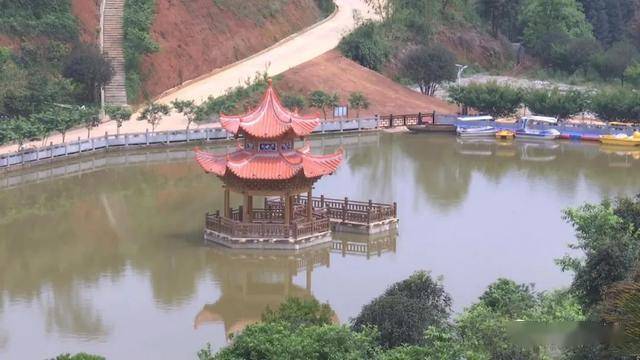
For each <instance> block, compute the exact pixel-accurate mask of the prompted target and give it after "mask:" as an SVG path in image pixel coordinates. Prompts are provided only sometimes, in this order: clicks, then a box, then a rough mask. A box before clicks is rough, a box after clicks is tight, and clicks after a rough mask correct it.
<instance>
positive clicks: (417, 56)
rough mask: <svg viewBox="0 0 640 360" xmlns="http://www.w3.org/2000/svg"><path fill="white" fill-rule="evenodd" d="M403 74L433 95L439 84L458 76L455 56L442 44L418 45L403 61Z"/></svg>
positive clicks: (425, 92)
mask: <svg viewBox="0 0 640 360" xmlns="http://www.w3.org/2000/svg"><path fill="white" fill-rule="evenodd" d="M401 74H402V76H403V77H405V78H406V79H408V80H410V81H412V82H414V83H416V84H418V87H419V88H420V92H421V93H422V94H424V95H428V96H433V95H434V94H435V92H436V90H437V89H438V86H439V85H440V84H442V83H443V82H445V81H452V80H455V78H456V59H455V56H454V55H453V54H452V53H451V52H450V51H449V50H447V49H446V48H445V47H443V46H441V45H434V46H431V47H424V46H421V47H418V48H415V49H413V50H411V51H410V52H409V53H408V54H407V55H406V57H405V58H404V59H403V61H402V69H401Z"/></svg>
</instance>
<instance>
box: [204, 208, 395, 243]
mask: <svg viewBox="0 0 640 360" xmlns="http://www.w3.org/2000/svg"><path fill="white" fill-rule="evenodd" d="M311 202H312V204H311V205H312V216H311V218H309V217H308V216H307V213H306V211H307V209H308V207H307V198H304V197H296V198H295V199H294V203H293V209H294V211H293V216H292V219H291V221H290V222H289V223H288V224H287V223H286V222H285V217H284V206H283V204H282V201H281V200H280V199H278V198H275V199H273V198H271V199H265V204H264V205H265V207H264V208H262V209H259V208H254V209H251V210H247V209H243V208H242V207H239V208H237V209H229V212H228V213H229V216H228V217H225V216H223V215H221V214H220V212H219V211H216V212H215V213H210V214H207V215H206V230H205V238H206V239H207V240H209V241H212V242H216V243H220V244H222V245H226V246H230V247H233V246H234V245H241V246H245V247H246V246H250V245H251V244H253V245H255V246H254V247H261V246H264V245H267V244H270V246H271V245H275V246H276V247H277V246H278V245H281V247H282V248H283V249H284V248H292V247H293V248H302V247H306V246H311V245H317V244H319V243H324V242H328V241H331V236H330V235H331V231H336V232H352V233H361V234H374V233H380V232H384V231H387V230H392V229H395V226H396V223H397V221H398V220H397V206H396V205H395V204H381V203H374V202H372V201H368V202H362V201H353V200H349V199H348V198H345V199H343V200H341V199H330V198H325V197H324V196H320V197H314V198H311Z"/></svg>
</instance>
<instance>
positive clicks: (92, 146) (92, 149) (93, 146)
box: [91, 138, 96, 151]
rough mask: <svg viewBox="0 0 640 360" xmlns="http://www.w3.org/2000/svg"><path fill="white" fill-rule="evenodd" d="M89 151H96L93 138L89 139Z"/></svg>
mask: <svg viewBox="0 0 640 360" xmlns="http://www.w3.org/2000/svg"><path fill="white" fill-rule="evenodd" d="M91 151H96V143H95V142H94V141H93V138H91Z"/></svg>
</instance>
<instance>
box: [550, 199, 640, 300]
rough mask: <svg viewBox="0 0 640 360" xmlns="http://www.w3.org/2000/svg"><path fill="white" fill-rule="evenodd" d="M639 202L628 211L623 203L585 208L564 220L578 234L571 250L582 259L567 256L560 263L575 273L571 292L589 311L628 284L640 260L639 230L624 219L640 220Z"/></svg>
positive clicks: (591, 205) (608, 202) (566, 213)
mask: <svg viewBox="0 0 640 360" xmlns="http://www.w3.org/2000/svg"><path fill="white" fill-rule="evenodd" d="M638 201H640V200H639V199H635V200H634V202H633V203H632V204H633V205H634V206H633V207H629V206H628V204H626V203H625V202H624V200H617V201H615V202H610V201H604V202H602V203H601V204H597V205H593V204H585V205H583V206H581V207H578V208H573V209H567V210H565V212H564V213H565V219H566V220H567V221H568V222H569V223H570V224H571V225H572V226H573V227H574V229H575V231H576V243H574V244H571V245H570V246H569V247H570V248H571V249H573V250H579V251H581V252H582V253H583V256H579V257H578V256H570V255H566V256H564V257H563V258H562V259H559V260H557V263H558V264H559V265H560V266H561V267H562V270H563V271H571V272H573V273H574V279H573V282H572V284H571V290H572V292H573V293H574V294H576V296H577V298H578V300H579V301H580V304H581V305H582V307H583V308H584V309H585V311H589V310H591V309H593V308H594V307H595V306H596V305H597V304H598V303H599V302H600V301H601V300H602V296H603V295H604V293H605V291H606V289H607V288H608V287H609V286H611V285H612V284H614V283H616V282H619V281H622V280H625V279H626V278H627V277H628V276H629V274H630V273H631V271H632V270H633V269H634V266H635V264H636V261H638V259H639V257H638V255H639V252H638V251H639V249H640V241H639V238H638V229H637V228H636V226H635V225H634V224H633V223H630V222H629V221H628V220H625V219H623V218H622V217H621V216H619V215H618V214H620V215H622V216H629V214H633V217H634V218H638V217H639V216H640V210H639V209H640V206H637V205H638ZM634 209H635V210H634Z"/></svg>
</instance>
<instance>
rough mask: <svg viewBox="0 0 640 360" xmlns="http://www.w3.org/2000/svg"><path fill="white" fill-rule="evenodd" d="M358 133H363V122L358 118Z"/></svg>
mask: <svg viewBox="0 0 640 360" xmlns="http://www.w3.org/2000/svg"><path fill="white" fill-rule="evenodd" d="M358 131H362V120H361V119H360V118H358Z"/></svg>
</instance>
